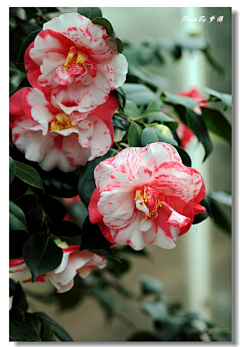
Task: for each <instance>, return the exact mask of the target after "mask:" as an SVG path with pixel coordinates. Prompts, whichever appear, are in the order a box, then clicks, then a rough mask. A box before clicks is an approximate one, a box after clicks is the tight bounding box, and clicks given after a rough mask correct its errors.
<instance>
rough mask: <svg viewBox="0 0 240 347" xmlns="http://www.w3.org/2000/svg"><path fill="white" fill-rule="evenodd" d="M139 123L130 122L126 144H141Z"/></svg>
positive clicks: (135, 145)
mask: <svg viewBox="0 0 240 347" xmlns="http://www.w3.org/2000/svg"><path fill="white" fill-rule="evenodd" d="M142 131H143V130H142V127H141V125H139V124H137V123H136V122H134V121H133V122H132V123H131V125H130V128H129V130H128V144H129V146H130V147H140V146H141V134H142Z"/></svg>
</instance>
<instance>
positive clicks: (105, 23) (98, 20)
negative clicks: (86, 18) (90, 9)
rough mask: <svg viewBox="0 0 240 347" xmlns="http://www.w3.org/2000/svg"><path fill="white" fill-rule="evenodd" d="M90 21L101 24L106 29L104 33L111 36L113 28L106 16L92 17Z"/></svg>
mask: <svg viewBox="0 0 240 347" xmlns="http://www.w3.org/2000/svg"><path fill="white" fill-rule="evenodd" d="M92 23H93V24H98V25H101V26H102V27H104V29H105V30H106V33H107V35H108V36H109V37H112V36H113V34H114V30H113V27H112V24H111V23H110V22H109V20H107V19H106V18H103V17H96V18H93V19H92Z"/></svg>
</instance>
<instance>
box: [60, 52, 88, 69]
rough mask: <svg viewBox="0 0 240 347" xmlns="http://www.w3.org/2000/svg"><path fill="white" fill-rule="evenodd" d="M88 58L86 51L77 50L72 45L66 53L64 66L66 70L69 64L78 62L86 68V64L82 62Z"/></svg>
mask: <svg viewBox="0 0 240 347" xmlns="http://www.w3.org/2000/svg"><path fill="white" fill-rule="evenodd" d="M88 59H89V55H88V54H87V53H85V52H82V51H78V50H77V48H76V47H72V48H71V49H70V51H69V53H68V55H67V59H66V61H65V64H64V67H65V69H66V70H67V69H68V68H69V65H70V64H78V65H80V66H83V67H84V68H86V64H85V63H84V62H85V61H86V60H88Z"/></svg>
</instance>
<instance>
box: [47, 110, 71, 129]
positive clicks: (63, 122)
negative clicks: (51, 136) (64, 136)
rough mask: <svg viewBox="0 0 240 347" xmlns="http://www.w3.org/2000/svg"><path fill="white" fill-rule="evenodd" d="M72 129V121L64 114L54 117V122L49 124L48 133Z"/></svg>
mask: <svg viewBox="0 0 240 347" xmlns="http://www.w3.org/2000/svg"><path fill="white" fill-rule="evenodd" d="M73 127H74V125H72V119H71V118H70V117H69V116H68V115H67V114H65V113H59V114H57V115H56V118H55V120H53V121H52V122H51V125H50V131H56V130H64V129H69V128H73Z"/></svg>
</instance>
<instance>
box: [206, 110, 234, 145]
mask: <svg viewBox="0 0 240 347" xmlns="http://www.w3.org/2000/svg"><path fill="white" fill-rule="evenodd" d="M201 111H202V117H203V120H204V123H205V124H206V126H207V128H208V129H209V130H210V131H211V132H212V133H214V134H215V135H217V136H219V137H221V138H222V139H223V140H225V141H226V142H228V143H229V145H230V146H231V142H232V127H231V125H230V123H229V122H228V121H227V119H226V118H225V117H224V115H223V114H222V113H221V112H220V111H218V110H215V109H210V108H206V107H201Z"/></svg>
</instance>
